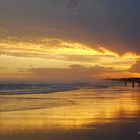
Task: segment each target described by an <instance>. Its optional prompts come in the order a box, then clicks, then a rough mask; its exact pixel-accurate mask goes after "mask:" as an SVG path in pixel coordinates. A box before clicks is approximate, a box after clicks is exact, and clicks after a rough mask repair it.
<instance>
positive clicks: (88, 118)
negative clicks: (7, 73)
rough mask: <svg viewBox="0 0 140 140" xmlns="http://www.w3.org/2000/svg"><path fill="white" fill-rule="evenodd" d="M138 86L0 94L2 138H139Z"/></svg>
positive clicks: (6, 139) (121, 139) (48, 139)
mask: <svg viewBox="0 0 140 140" xmlns="http://www.w3.org/2000/svg"><path fill="white" fill-rule="evenodd" d="M139 93H140V89H139V88H131V87H127V88H126V87H108V88H83V89H82V88H81V89H77V90H68V91H61V92H54V93H47V94H45V93H35V94H13V95H8V94H1V95H0V139H1V140H19V139H20V140H25V139H26V140H132V139H133V140H137V139H140V134H139V131H140V102H139V101H140V94H139Z"/></svg>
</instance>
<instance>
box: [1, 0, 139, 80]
mask: <svg viewBox="0 0 140 140" xmlns="http://www.w3.org/2000/svg"><path fill="white" fill-rule="evenodd" d="M139 5H140V1H139V0H0V81H51V82H58V81H62V82H63V81H66V82H73V81H94V80H95V79H102V78H103V79H104V78H109V77H111V78H112V77H140V28H139V25H140V18H139V13H140V8H139Z"/></svg>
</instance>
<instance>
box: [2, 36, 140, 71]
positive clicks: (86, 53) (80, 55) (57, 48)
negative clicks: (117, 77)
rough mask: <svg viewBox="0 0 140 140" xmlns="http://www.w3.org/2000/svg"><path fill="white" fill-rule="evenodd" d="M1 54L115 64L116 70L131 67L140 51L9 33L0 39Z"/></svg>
mask: <svg viewBox="0 0 140 140" xmlns="http://www.w3.org/2000/svg"><path fill="white" fill-rule="evenodd" d="M0 54H1V55H7V56H15V57H26V58H30V57H31V58H37V59H46V62H47V61H48V60H51V61H55V62H63V63H64V64H65V65H67V66H69V65H72V64H79V65H83V66H88V67H91V66H93V67H94V66H96V65H99V66H103V67H110V66H111V67H112V68H113V69H115V70H128V69H130V68H131V67H132V66H133V65H134V64H135V63H136V61H137V60H138V59H139V58H140V56H139V55H137V54H135V53H132V52H126V53H125V54H124V55H121V56H120V55H119V54H117V53H116V52H113V51H111V50H108V49H106V48H105V47H102V46H98V49H94V46H92V47H90V46H87V45H84V44H81V43H77V42H72V41H63V40H61V39H55V38H38V39H29V40H24V39H19V38H12V37H9V38H8V39H6V40H0Z"/></svg>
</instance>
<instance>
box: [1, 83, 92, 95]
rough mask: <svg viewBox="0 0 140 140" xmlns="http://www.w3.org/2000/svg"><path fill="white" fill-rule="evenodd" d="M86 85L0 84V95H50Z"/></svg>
mask: <svg viewBox="0 0 140 140" xmlns="http://www.w3.org/2000/svg"><path fill="white" fill-rule="evenodd" d="M89 86H90V84H88V83H55V84H54V83H51V84H0V94H32V93H50V92H59V91H67V90H76V89H81V88H87V87H89Z"/></svg>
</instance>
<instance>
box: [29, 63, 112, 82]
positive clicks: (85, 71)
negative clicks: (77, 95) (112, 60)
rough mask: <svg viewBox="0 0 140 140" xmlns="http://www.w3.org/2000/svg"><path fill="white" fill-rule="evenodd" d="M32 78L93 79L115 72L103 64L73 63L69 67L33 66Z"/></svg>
mask: <svg viewBox="0 0 140 140" xmlns="http://www.w3.org/2000/svg"><path fill="white" fill-rule="evenodd" d="M28 71H29V72H30V73H31V77H30V78H31V80H42V81H67V82H70V81H93V80H97V79H99V78H101V77H100V76H101V74H102V73H109V72H115V71H114V70H113V69H112V68H111V67H110V68H105V67H102V66H95V67H89V68H87V67H84V66H82V65H71V66H70V67H69V68H32V69H29V70H28Z"/></svg>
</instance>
